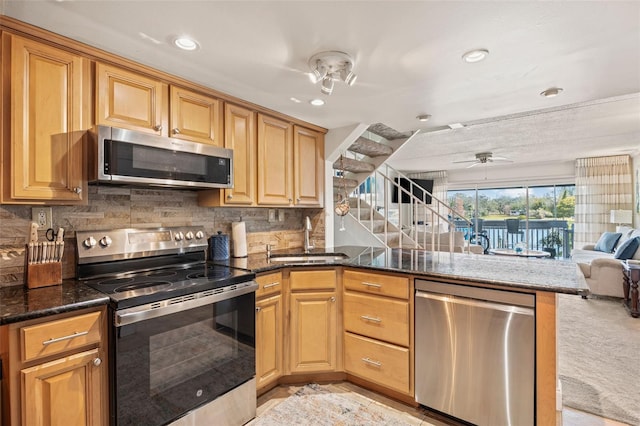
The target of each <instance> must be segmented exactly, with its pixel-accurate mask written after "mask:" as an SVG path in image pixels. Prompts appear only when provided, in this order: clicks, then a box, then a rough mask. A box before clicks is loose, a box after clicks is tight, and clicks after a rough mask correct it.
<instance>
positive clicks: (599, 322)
mask: <svg viewBox="0 0 640 426" xmlns="http://www.w3.org/2000/svg"><path fill="white" fill-rule="evenodd" d="M558 306H559V308H558V372H559V375H560V381H561V382H562V402H563V404H564V405H565V406H567V407H572V408H575V409H578V410H581V411H586V412H588V413H592V414H596V415H598V416H602V417H606V418H609V419H613V420H618V421H621V422H625V423H628V424H630V425H634V426H635V425H640V318H632V317H631V316H630V315H629V314H628V313H627V311H626V310H625V308H624V306H622V302H621V301H620V300H619V299H608V298H593V299H588V300H585V299H582V298H581V297H579V296H570V295H560V296H559V302H558Z"/></svg>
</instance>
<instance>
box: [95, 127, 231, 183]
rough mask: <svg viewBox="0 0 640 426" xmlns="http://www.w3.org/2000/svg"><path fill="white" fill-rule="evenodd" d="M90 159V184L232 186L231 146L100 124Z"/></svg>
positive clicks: (96, 131) (96, 130)
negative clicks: (223, 146)
mask: <svg viewBox="0 0 640 426" xmlns="http://www.w3.org/2000/svg"><path fill="white" fill-rule="evenodd" d="M88 159H89V171H88V174H89V179H88V180H89V183H113V184H129V185H137V186H164V187H184V188H189V189H202V188H232V187H233V151H232V150H230V149H226V148H220V147H216V146H211V145H206V144H200V143H194V142H189V141H183V140H180V139H175V138H169V137H161V136H156V135H150V134H147V133H143V132H136V131H133V130H126V129H120V128H116V127H109V126H96V128H95V130H94V131H93V132H92V134H91V137H90V138H89V149H88Z"/></svg>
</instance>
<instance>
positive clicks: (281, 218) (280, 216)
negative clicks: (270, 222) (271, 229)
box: [278, 209, 284, 222]
mask: <svg viewBox="0 0 640 426" xmlns="http://www.w3.org/2000/svg"><path fill="white" fill-rule="evenodd" d="M278 222H284V209H278Z"/></svg>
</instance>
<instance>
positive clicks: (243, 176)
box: [198, 104, 257, 207]
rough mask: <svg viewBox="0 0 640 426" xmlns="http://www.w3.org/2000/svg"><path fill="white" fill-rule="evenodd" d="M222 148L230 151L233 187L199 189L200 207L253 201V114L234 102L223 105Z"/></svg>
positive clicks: (254, 197) (254, 122)
mask: <svg viewBox="0 0 640 426" xmlns="http://www.w3.org/2000/svg"><path fill="white" fill-rule="evenodd" d="M224 147H225V148H229V149H232V150H233V188H229V189H208V190H205V191H199V192H198V204H200V205H201V206H214V207H216V206H253V205H255V204H256V187H257V180H256V151H257V146H256V113H255V112H254V111H252V110H250V109H247V108H243V107H240V106H238V105H233V104H225V106H224Z"/></svg>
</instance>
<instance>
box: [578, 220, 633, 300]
mask: <svg viewBox="0 0 640 426" xmlns="http://www.w3.org/2000/svg"><path fill="white" fill-rule="evenodd" d="M635 237H640V229H633V228H631V229H628V230H625V231H624V232H622V235H621V236H620V238H619V239H618V240H617V242H616V244H615V246H614V247H613V251H612V252H604V251H599V250H595V248H596V244H587V245H585V246H583V247H582V248H580V249H573V251H572V252H571V259H572V260H573V261H574V262H575V263H576V265H577V266H578V268H579V269H580V271H581V272H582V274H583V275H584V278H585V280H586V282H587V285H588V286H589V290H590V291H591V293H592V294H594V295H599V296H612V297H624V291H623V289H622V281H623V275H622V265H621V263H622V262H623V260H621V259H616V258H615V256H616V250H617V249H619V248H620V247H622V246H623V244H624V242H625V241H627V240H630V239H632V238H635ZM628 262H629V263H638V264H640V248H638V249H637V250H636V251H635V253H634V254H633V256H632V257H631V258H630V259H629V260H628Z"/></svg>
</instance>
